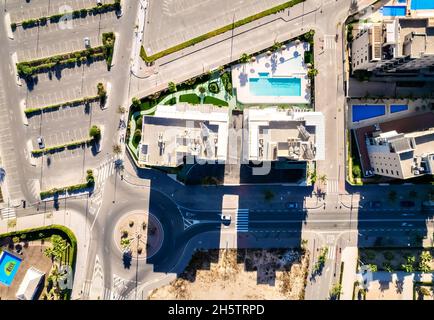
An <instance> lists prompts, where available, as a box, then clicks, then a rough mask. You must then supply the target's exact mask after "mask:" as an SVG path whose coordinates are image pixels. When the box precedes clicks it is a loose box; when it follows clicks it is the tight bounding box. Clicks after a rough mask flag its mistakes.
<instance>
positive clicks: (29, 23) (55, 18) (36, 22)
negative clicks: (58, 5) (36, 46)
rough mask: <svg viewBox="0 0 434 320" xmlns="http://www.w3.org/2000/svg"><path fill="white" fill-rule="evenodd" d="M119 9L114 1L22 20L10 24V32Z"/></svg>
mask: <svg viewBox="0 0 434 320" xmlns="http://www.w3.org/2000/svg"><path fill="white" fill-rule="evenodd" d="M120 9H121V3H120V0H115V2H114V3H107V4H102V5H99V6H95V7H92V8H88V9H86V8H83V9H80V10H74V11H70V12H65V13H61V14H54V15H52V16H48V17H41V18H37V19H29V20H24V21H21V22H18V23H17V22H13V23H11V28H12V30H15V29H16V28H17V25H21V26H22V27H23V28H32V27H36V26H44V25H46V24H47V21H48V20H49V21H50V23H57V22H59V21H60V19H62V17H64V16H67V15H71V16H72V18H73V19H77V18H85V17H86V16H87V14H88V13H92V14H94V15H95V14H98V13H105V12H111V11H117V10H120Z"/></svg>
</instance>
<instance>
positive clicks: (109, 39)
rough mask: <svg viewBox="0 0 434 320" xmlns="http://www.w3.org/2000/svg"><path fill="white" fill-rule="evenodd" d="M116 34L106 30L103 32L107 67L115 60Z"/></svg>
mask: <svg viewBox="0 0 434 320" xmlns="http://www.w3.org/2000/svg"><path fill="white" fill-rule="evenodd" d="M115 41H116V36H115V34H114V33H113V32H105V33H103V34H102V43H103V46H104V51H103V52H104V56H105V59H106V61H107V67H108V68H109V69H110V67H111V65H112V60H113V52H114V47H115Z"/></svg>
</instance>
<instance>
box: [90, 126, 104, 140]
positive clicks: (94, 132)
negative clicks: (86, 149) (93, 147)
mask: <svg viewBox="0 0 434 320" xmlns="http://www.w3.org/2000/svg"><path fill="white" fill-rule="evenodd" d="M89 136H90V137H91V138H93V139H94V140H95V141H99V140H100V139H101V129H100V128H99V127H98V126H96V125H93V126H92V127H91V128H90V129H89Z"/></svg>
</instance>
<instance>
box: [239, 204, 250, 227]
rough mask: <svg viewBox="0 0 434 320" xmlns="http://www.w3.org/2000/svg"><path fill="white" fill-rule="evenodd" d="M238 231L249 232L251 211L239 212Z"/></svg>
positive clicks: (243, 210) (241, 210) (240, 210)
mask: <svg viewBox="0 0 434 320" xmlns="http://www.w3.org/2000/svg"><path fill="white" fill-rule="evenodd" d="M237 231H238V232H248V231H249V209H238V210H237Z"/></svg>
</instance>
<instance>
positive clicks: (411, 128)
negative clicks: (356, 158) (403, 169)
mask: <svg viewBox="0 0 434 320" xmlns="http://www.w3.org/2000/svg"><path fill="white" fill-rule="evenodd" d="M377 127H378V129H380V131H381V132H383V134H385V133H389V132H392V131H395V132H396V133H400V134H406V135H405V136H406V137H412V136H414V137H416V136H420V137H419V138H417V143H418V144H419V146H418V151H417V152H418V153H419V152H424V150H425V148H428V150H431V151H432V150H434V147H433V146H431V144H430V145H428V144H425V143H423V142H422V141H423V140H424V139H427V137H426V132H424V130H426V129H429V128H434V113H432V112H425V113H421V114H418V115H416V116H412V117H408V118H401V119H398V120H392V121H387V122H383V123H379V124H378V126H377ZM375 131H377V130H376V126H375V125H370V126H366V127H362V128H358V129H355V130H354V133H355V137H356V140H357V146H358V148H359V153H360V162H361V165H362V170H363V172H365V171H366V170H368V169H370V168H371V164H370V160H369V156H368V150H367V146H366V143H365V139H366V137H367V136H372V134H373V133H374V132H375ZM428 137H429V136H428ZM395 139H397V138H395ZM404 144H405V143H404ZM399 147H402V144H400V146H399ZM419 150H420V151H419Z"/></svg>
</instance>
